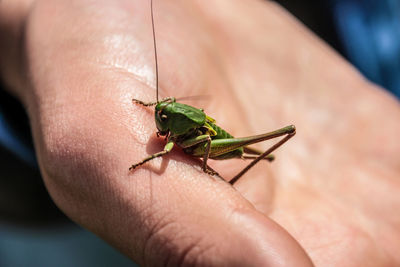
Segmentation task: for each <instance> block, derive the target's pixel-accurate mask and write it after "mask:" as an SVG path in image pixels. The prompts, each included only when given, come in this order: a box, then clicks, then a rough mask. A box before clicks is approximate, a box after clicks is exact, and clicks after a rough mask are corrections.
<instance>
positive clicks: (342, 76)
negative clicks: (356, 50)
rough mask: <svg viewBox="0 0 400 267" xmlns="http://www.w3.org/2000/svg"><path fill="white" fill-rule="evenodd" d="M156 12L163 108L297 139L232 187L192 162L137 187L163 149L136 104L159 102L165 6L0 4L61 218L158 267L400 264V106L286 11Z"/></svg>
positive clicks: (126, 0) (181, 161)
mask: <svg viewBox="0 0 400 267" xmlns="http://www.w3.org/2000/svg"><path fill="white" fill-rule="evenodd" d="M154 6H155V9H154V12H155V24H156V35H157V42H158V55H159V71H160V76H159V78H160V96H161V97H166V96H175V97H181V96H195V95H209V96H210V97H209V98H206V99H203V100H201V99H200V100H199V99H194V100H191V101H189V102H187V103H188V104H190V105H194V106H196V107H199V108H204V109H205V111H206V113H207V114H209V115H210V116H212V117H213V118H215V119H216V120H217V122H218V124H219V125H220V126H222V127H223V128H224V129H226V130H227V131H229V132H230V133H231V134H233V135H235V136H247V135H253V134H259V133H263V132H267V131H271V130H274V129H276V128H279V127H283V126H286V125H289V124H295V125H296V127H297V135H296V136H295V137H294V138H293V139H291V140H290V141H289V142H288V143H287V144H285V146H284V147H282V148H281V149H279V151H278V152H277V153H276V157H277V159H276V161H275V162H274V163H273V164H268V163H266V162H265V163H259V164H258V165H257V166H255V167H254V168H253V169H252V170H251V171H249V172H248V173H247V174H246V175H245V176H244V177H242V178H241V180H239V181H238V182H237V183H236V184H235V186H234V187H231V186H230V185H229V184H227V183H225V182H224V181H222V180H219V179H218V178H216V177H214V178H213V177H210V176H208V175H206V174H204V173H202V171H201V167H200V162H199V161H198V160H197V159H193V158H190V157H188V156H186V155H185V154H183V152H182V151H181V150H179V149H174V150H173V152H171V154H170V155H168V156H166V157H164V158H163V159H156V160H154V161H152V162H150V163H148V164H147V165H145V166H142V167H140V168H138V169H137V170H135V171H133V172H129V171H128V168H129V166H131V165H132V164H133V163H136V162H139V161H140V160H142V159H143V158H144V157H146V156H147V155H149V154H151V153H154V152H157V151H160V150H161V149H162V148H163V146H164V141H163V140H162V139H161V138H159V139H157V138H156V137H155V131H156V129H155V125H154V118H153V110H152V109H150V108H145V107H142V106H138V105H133V104H132V102H131V99H132V98H136V99H141V100H143V101H154V99H155V74H154V51H153V46H152V37H151V23H150V9H149V7H150V5H149V1H135V0H120V1H90V0H87V1H78V0H72V1H71V0H68V1H62V0H59V1H54V0H43V1H39V0H38V1H35V2H32V1H28V0H26V1H22V0H20V1H16V0H2V1H1V2H0V26H1V31H0V34H1V36H0V38H2V40H4V42H2V43H1V45H0V58H2V60H1V62H0V73H1V77H2V79H3V81H5V83H6V84H7V86H8V88H9V91H10V92H11V93H13V94H15V95H17V96H18V97H19V98H20V100H21V101H22V102H23V104H24V105H25V107H26V109H27V111H28V114H29V117H30V120H31V125H32V131H33V136H34V141H35V147H36V151H37V156H38V160H39V164H40V168H41V172H42V174H43V179H44V181H45V184H46V187H47V189H48V191H49V192H50V194H51V196H52V198H53V199H54V201H55V202H56V204H57V205H58V206H59V207H60V208H61V209H62V210H63V211H64V212H65V213H66V214H67V215H68V216H69V217H70V218H71V219H72V220H74V221H75V222H77V223H79V224H81V225H82V226H84V227H86V228H87V229H89V230H91V231H93V232H94V233H96V234H98V235H99V236H100V237H102V238H104V239H105V240H106V241H108V242H109V243H111V244H112V245H114V246H115V247H117V248H118V249H120V250H121V251H122V252H123V253H125V254H126V255H128V256H129V257H131V258H132V259H133V260H134V261H136V262H137V263H139V264H141V265H144V266H160V265H164V264H165V265H168V264H169V265H170V266H175V265H179V264H181V265H202V266H203V265H204V266H205V265H209V266H210V265H213V266H223V265H226V266H310V265H312V264H315V265H317V266H394V265H398V264H400V255H399V254H398V248H399V247H400V213H399V212H397V211H398V210H399V209H400V180H399V177H400V142H398V133H399V132H400V124H399V121H400V106H399V102H398V101H396V100H395V99H394V97H393V96H391V95H389V94H388V93H386V92H384V91H383V90H382V89H380V88H378V87H377V86H375V85H372V84H371V83H369V82H367V81H366V80H365V79H364V78H362V76H361V75H360V74H359V73H357V71H355V70H354V68H353V67H351V66H350V65H349V64H348V63H347V62H346V61H345V60H344V59H343V58H341V57H340V56H338V55H337V54H336V53H335V52H334V51H333V50H332V49H330V48H329V47H328V46H327V45H326V44H324V43H323V42H322V41H321V40H319V39H318V38H317V37H315V36H314V35H313V34H312V33H310V32H309V31H308V30H307V29H305V28H304V26H302V25H301V24H300V23H299V22H298V21H296V20H295V19H293V17H292V16H291V15H289V14H288V13H287V12H286V11H284V10H283V9H282V8H280V7H279V6H277V5H275V4H272V3H270V2H263V1H258V0H248V1H242V0H229V1H228V0H225V1H219V0H218V1H217V0H213V1H211V2H210V1H207V3H206V2H205V1H201V0H192V1H184V0H176V1H155V5H154ZM268 144H269V143H268ZM268 144H264V143H263V144H259V146H258V147H259V148H262V149H266V148H267V147H268ZM211 165H212V167H213V168H215V169H216V170H218V171H219V172H220V173H221V174H222V175H223V176H224V177H226V178H227V179H228V178H230V177H233V175H234V174H235V173H237V172H238V171H239V170H240V169H241V168H242V167H243V166H245V165H246V162H243V161H241V160H231V161H221V162H215V161H214V162H212V164H211ZM311 261H312V262H313V263H312V262H311Z"/></svg>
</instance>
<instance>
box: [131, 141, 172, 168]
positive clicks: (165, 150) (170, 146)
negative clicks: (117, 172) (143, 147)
mask: <svg viewBox="0 0 400 267" xmlns="http://www.w3.org/2000/svg"><path fill="white" fill-rule="evenodd" d="M173 147H174V142H173V141H172V140H170V141H168V143H167V144H166V145H165V147H164V149H163V150H162V151H160V152H158V153H155V154H153V155H150V156H148V157H147V158H145V159H144V160H142V161H141V162H139V163H136V164H133V165H132V166H131V167H130V168H129V170H130V171H131V170H133V169H135V168H136V167H138V166H140V165H143V164H144V163H146V162H147V161H150V160H152V159H155V158H158V157H162V156H164V155H166V154H168V153H169V152H171V150H172V148H173Z"/></svg>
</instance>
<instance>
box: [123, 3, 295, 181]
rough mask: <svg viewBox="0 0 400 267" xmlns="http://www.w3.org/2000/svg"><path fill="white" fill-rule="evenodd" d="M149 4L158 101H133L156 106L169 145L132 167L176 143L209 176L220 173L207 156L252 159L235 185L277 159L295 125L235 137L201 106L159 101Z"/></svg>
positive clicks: (161, 131) (160, 129)
mask: <svg viewBox="0 0 400 267" xmlns="http://www.w3.org/2000/svg"><path fill="white" fill-rule="evenodd" d="M150 4H151V22H152V29H153V45H154V58H155V68H156V94H157V95H156V99H157V101H156V102H148V103H146V102H143V101H141V100H137V99H133V100H132V102H133V103H134V104H139V105H142V106H145V107H148V106H155V111H154V114H155V122H156V127H157V130H158V132H157V137H160V136H163V137H165V140H166V141H167V144H166V145H165V147H164V149H163V150H162V151H160V152H158V153H155V154H153V155H150V156H148V157H147V158H145V159H143V160H142V161H141V162H138V163H136V164H134V165H132V166H131V167H130V168H129V170H133V169H135V168H137V167H139V166H141V165H143V164H144V163H146V162H148V161H150V160H152V159H155V158H157V157H162V156H164V155H166V154H168V153H169V152H171V150H172V148H173V147H174V145H177V146H179V147H181V148H182V149H183V151H184V152H185V153H186V154H188V155H191V156H193V157H201V158H203V164H202V169H203V171H204V172H205V173H208V174H210V175H215V174H217V175H218V173H217V172H215V171H214V170H213V169H212V168H211V167H209V166H208V165H207V161H208V159H215V160H226V159H233V158H242V159H252V161H251V162H250V163H249V164H248V165H247V166H246V167H245V168H244V169H243V170H242V171H240V172H239V173H238V174H237V175H235V176H234V177H233V178H232V179H231V180H230V181H229V183H230V184H232V185H233V184H234V183H235V182H236V181H237V180H239V178H240V177H242V176H243V174H245V173H246V172H247V171H248V170H249V169H250V168H251V167H253V166H254V165H255V164H257V163H258V162H259V161H260V160H268V161H272V160H274V156H273V155H272V154H271V153H272V152H273V151H274V150H276V149H277V148H278V147H280V146H281V145H282V144H284V143H285V142H286V141H288V140H289V139H290V138H291V137H293V136H294V135H295V133H296V128H295V126H294V125H290V126H287V127H284V128H281V129H278V130H275V131H272V132H268V133H264V134H260V135H254V136H248V137H242V138H234V137H233V136H232V135H230V134H229V133H228V132H226V131H225V130H224V129H222V128H221V127H219V126H218V125H217V124H216V122H215V120H214V119H213V118H211V117H210V116H208V115H207V114H205V113H204V111H203V110H202V109H198V108H195V107H192V106H189V105H186V104H182V103H178V102H177V101H176V99H175V98H174V97H167V98H165V99H162V100H161V101H159V100H158V62H157V45H156V38H155V30H154V18H153V0H150ZM280 136H285V137H284V138H283V139H281V140H280V141H279V142H277V143H276V144H275V145H273V146H271V147H270V148H269V149H267V150H266V151H265V152H262V151H259V150H257V149H254V148H251V147H249V145H251V144H255V143H258V142H262V141H265V140H268V139H272V138H276V137H280Z"/></svg>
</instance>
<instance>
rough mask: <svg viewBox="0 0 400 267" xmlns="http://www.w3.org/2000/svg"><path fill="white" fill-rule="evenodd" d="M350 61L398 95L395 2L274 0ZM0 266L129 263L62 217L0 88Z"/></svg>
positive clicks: (26, 133) (24, 126) (21, 117)
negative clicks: (48, 192) (47, 190)
mask: <svg viewBox="0 0 400 267" xmlns="http://www.w3.org/2000/svg"><path fill="white" fill-rule="evenodd" d="M277 2H279V3H280V4H282V5H283V6H284V7H285V8H287V9H288V10H289V11H290V12H291V13H293V14H294V15H295V16H296V17H297V18H299V19H300V20H301V21H302V22H303V23H304V24H306V25H307V26H308V27H309V28H310V29H311V30H313V31H314V32H315V33H316V34H317V35H319V36H320V37H321V38H322V39H324V40H325V41H326V42H327V43H329V44H330V45H331V46H332V47H334V48H335V49H336V50H337V51H338V52H339V53H341V54H342V55H343V56H344V57H346V58H347V59H348V60H349V61H350V62H352V63H353V64H354V66H356V67H357V68H358V69H359V70H360V71H361V72H362V73H363V74H364V75H365V77H367V78H368V79H370V80H371V81H373V82H375V83H377V84H379V85H381V86H383V87H384V88H386V89H387V90H389V91H391V92H392V93H393V94H394V95H397V97H400V1H399V0H325V1H324V0H303V1H297V0H280V1H277ZM0 177H1V178H0V267H14V266H33V267H36V266H42V267H47V266H132V262H131V261H129V260H128V259H127V258H126V257H125V256H123V255H121V254H120V253H119V252H117V251H115V250H114V249H113V248H111V247H110V246H109V245H107V244H106V243H104V242H103V241H102V240H100V239H99V238H97V237H96V236H94V235H93V234H91V233H89V232H87V231H85V230H84V229H82V228H80V227H79V226H77V225H75V224H74V223H72V222H71V221H70V220H69V219H68V218H66V217H65V216H64V215H63V214H62V213H61V212H60V211H59V210H58V208H57V207H56V206H55V205H54V203H53V202H52V201H51V199H50V197H49V195H48V194H47V192H46V190H45V188H44V185H43V182H42V180H41V177H40V173H39V171H38V167H37V163H36V158H35V154H34V150H33V146H32V140H31V136H30V129H29V123H28V119H27V117H26V114H25V112H24V110H23V108H22V106H21V105H20V104H19V103H18V101H17V100H16V99H14V98H13V97H11V96H10V95H8V94H7V93H6V92H5V91H4V90H3V89H2V88H0Z"/></svg>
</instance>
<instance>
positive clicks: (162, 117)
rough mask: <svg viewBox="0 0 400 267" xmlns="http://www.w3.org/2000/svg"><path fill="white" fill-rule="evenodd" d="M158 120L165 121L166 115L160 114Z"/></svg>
mask: <svg viewBox="0 0 400 267" xmlns="http://www.w3.org/2000/svg"><path fill="white" fill-rule="evenodd" d="M160 118H161V120H162V121H166V120H167V119H168V117H167V115H165V114H161V116H160Z"/></svg>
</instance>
